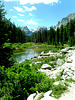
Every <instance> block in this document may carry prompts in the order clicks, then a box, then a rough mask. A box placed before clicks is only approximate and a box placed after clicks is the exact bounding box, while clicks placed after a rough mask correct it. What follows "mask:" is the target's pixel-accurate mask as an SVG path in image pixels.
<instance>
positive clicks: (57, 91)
mask: <svg viewBox="0 0 75 100" xmlns="http://www.w3.org/2000/svg"><path fill="white" fill-rule="evenodd" d="M65 90H67V86H64V85H62V84H58V85H54V86H53V88H52V92H53V95H54V97H55V98H59V97H60V96H61V94H62V93H63V91H65Z"/></svg>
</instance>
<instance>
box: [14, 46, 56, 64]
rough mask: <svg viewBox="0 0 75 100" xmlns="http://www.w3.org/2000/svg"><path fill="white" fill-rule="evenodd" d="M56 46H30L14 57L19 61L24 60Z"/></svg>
mask: <svg viewBox="0 0 75 100" xmlns="http://www.w3.org/2000/svg"><path fill="white" fill-rule="evenodd" d="M53 48H55V47H49V46H41V47H38V48H37V47H36V49H32V48H28V49H26V50H25V51H23V52H19V53H15V54H14V55H13V59H14V60H15V61H17V62H20V61H23V60H25V59H28V58H31V57H35V56H38V55H39V54H40V53H41V52H42V51H44V52H48V51H49V50H53Z"/></svg>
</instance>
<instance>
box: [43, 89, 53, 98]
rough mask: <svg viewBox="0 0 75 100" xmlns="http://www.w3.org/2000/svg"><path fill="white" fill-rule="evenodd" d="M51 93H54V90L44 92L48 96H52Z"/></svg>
mask: <svg viewBox="0 0 75 100" xmlns="http://www.w3.org/2000/svg"><path fill="white" fill-rule="evenodd" d="M51 94H52V90H50V91H47V92H46V93H44V97H46V96H50V95H51Z"/></svg>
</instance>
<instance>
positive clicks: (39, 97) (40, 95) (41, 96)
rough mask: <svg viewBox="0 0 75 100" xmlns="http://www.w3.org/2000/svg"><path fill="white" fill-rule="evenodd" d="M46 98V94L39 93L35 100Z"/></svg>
mask: <svg viewBox="0 0 75 100" xmlns="http://www.w3.org/2000/svg"><path fill="white" fill-rule="evenodd" d="M43 97H44V93H38V94H37V95H36V97H35V98H34V100H40V99H41V98H43Z"/></svg>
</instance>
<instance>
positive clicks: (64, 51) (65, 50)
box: [61, 47, 70, 54]
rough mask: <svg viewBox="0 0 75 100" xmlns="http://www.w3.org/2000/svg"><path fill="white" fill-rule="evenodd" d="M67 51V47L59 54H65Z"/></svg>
mask: <svg viewBox="0 0 75 100" xmlns="http://www.w3.org/2000/svg"><path fill="white" fill-rule="evenodd" d="M69 49H70V48H69V47H66V48H65V49H62V50H61V52H62V53H63V54H66V53H67V51H68V50H69Z"/></svg>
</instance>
